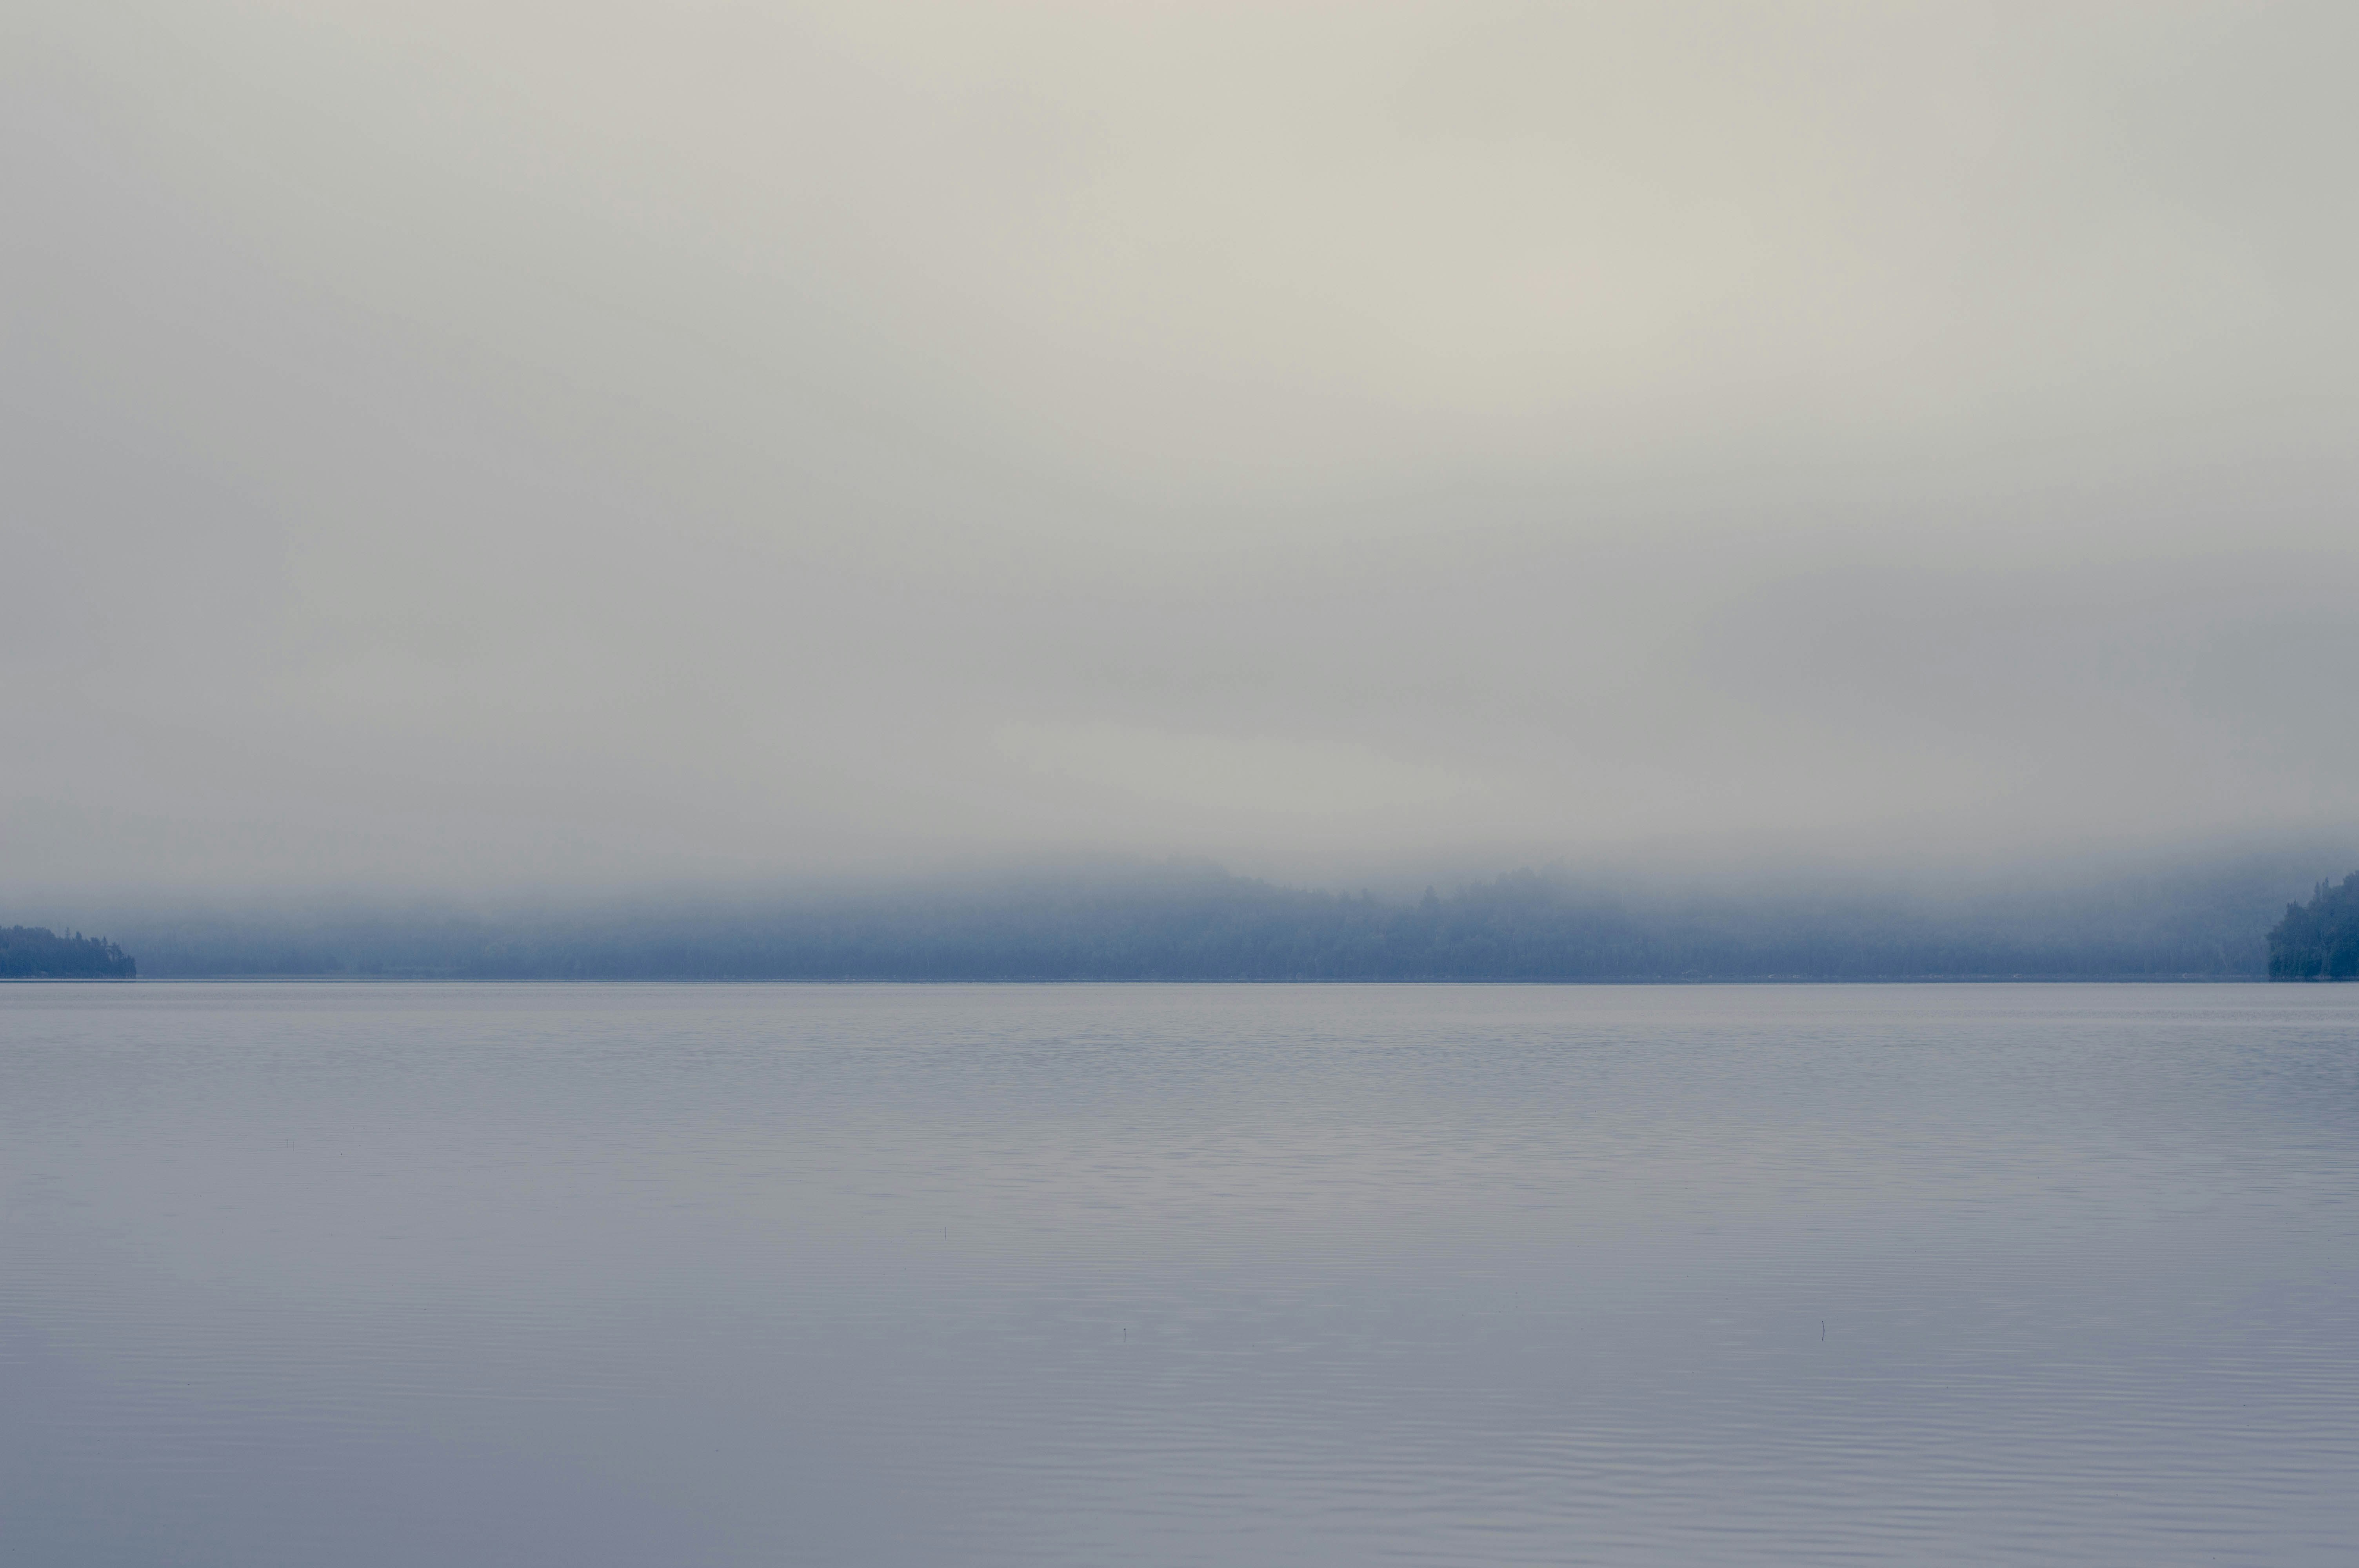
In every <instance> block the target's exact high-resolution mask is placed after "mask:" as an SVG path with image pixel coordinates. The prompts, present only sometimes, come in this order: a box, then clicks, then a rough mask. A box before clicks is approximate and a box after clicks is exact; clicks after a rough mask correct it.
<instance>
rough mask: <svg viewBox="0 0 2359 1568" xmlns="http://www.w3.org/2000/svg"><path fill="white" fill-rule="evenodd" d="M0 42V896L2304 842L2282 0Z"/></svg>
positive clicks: (789, 21)
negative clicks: (1165, 860) (1075, 858)
mask: <svg viewBox="0 0 2359 1568" xmlns="http://www.w3.org/2000/svg"><path fill="white" fill-rule="evenodd" d="M2354 52H2359V13H2354V11H2353V10H2352V9H2351V8H2350V7H2348V6H2340V5H2267V6H2253V5H2226V4H2221V5H2203V4H2162V5H2139V6H2135V7H2127V6H2093V7H2080V8H2071V9H2068V10H2060V11H2042V10H2038V9H2032V8H2025V9H1999V10H1993V9H1990V8H1984V7H1951V8H1905V9H1900V10H1893V9H1888V8H1880V7H1862V6H1850V5H1798V6H1785V7H1777V8H1773V9H1768V10H1764V9H1762V8H1759V7H1754V6H1745V5H1734V4H1700V5H1680V6H1648V7H1622V8H1610V7H1600V8H1589V9H1583V10H1576V11H1570V12H1563V13H1555V12H1550V11H1548V10H1546V9H1540V10H1535V9H1532V8H1529V7H1525V6H1521V5H1486V4H1476V5H1448V6H1440V5H1371V6H1354V7H1350V8H1335V7H1297V8H1288V7H1266V6H1256V7H1243V6H1219V5H1214V6H1200V5H1186V6H1182V5H1136V6H1121V7H1111V6H1109V7H1093V6H1018V5H955V6H953V5H915V6H897V7H891V8H887V9H882V10H880V9H878V8H875V7H866V6H852V5H782V6H765V7H759V8H756V7H750V6H737V5H723V4H712V5H686V6H669V7H661V8H658V7H647V6H639V5H611V4H593V5H568V6H563V7H557V6H549V5H539V4H533V3H526V0H490V3H483V0H471V3H470V4H467V5H456V4H445V3H440V0H428V3H424V4H416V3H412V4H404V5H388V4H361V3H352V4H339V5H325V6H321V5H301V6H297V5H280V4H260V5H249V4H239V5H229V4H223V3H216V0H176V3H175V4H172V5H158V4H147V3H142V0H131V3H128V4H124V5H106V6H88V5H65V4H60V3H54V0H30V3H29V4H26V5H18V6H16V7H13V8H12V10H11V19H10V20H9V21H8V22H7V23H5V49H0V128H4V129H5V151H0V180H5V192H6V195H7V199H8V203H9V209H10V211H11V220H10V228H11V240H10V243H9V245H8V246H7V247H6V248H5V251H0V269H5V276H0V284H5V287H0V312H5V317H4V318H0V330H5V352H0V472H5V475H6V481H5V494H0V546H5V558H6V561H7V563H8V564H7V568H6V570H5V572H0V659H4V660H5V667H6V671H7V678H6V679H5V682H0V733H5V736H6V738H7V739H6V741H5V747H6V752H5V762H6V766H5V770H0V885H5V886H7V887H10V888H14V889H19V890H24V889H57V890H84V891H89V890H106V889H114V890H123V891H125V892H128V891H130V890H143V889H144V890H149V891H156V890H163V891H165V892H169V891H172V890H179V891H180V892H189V893H201V892H215V891H220V890H244V891H247V892H273V891H278V892H292V891H299V890H310V891H314V892H319V891H327V890H337V889H353V888H364V889H374V890H379V891H384V890H395V891H406V892H409V893H419V892H429V891H434V892H451V893H454V894H460V895H464V896H477V895H487V894H490V893H494V892H501V891H503V890H507V891H513V890H516V889H522V888H539V889H548V890H556V891H559V892H564V891H566V890H571V892H572V893H573V894H575V895H578V896H588V894H589V893H590V892H592V890H613V889H616V888H626V887H627V888H647V887H658V886H680V885H694V886H700V887H707V888H711V887H732V888H745V887H758V886H765V885H770V884H771V883H774V882H776V881H778V880H780V879H809V878H815V877H832V878H846V877H849V878H854V879H858V878H876V877H893V876H924V875H929V874H932V873H934V872H936V871H940V870H941V869H942V868H944V867H947V866H953V865H960V864H967V863H973V862H978V861H988V862H994V863H1002V862H1006V861H1011V860H1014V861H1022V860H1027V859H1031V858H1035V857H1038V856H1042V855H1051V854H1054V855H1070V854H1074V853H1085V854H1087V853H1095V854H1113V855H1131V856H1144V857H1147V858H1150V859H1159V858H1161V857H1165V856H1169V855H1175V854H1176V855H1194V856H1210V857H1213V858H1216V859H1218V860H1220V861H1221V862H1222V863H1223V864H1224V865H1227V866H1229V867H1232V868H1234V869H1235V870H1236V871H1241V872H1245V873H1251V874H1258V875H1267V876H1272V877H1276V878H1277V879H1280V880H1281V881H1308V882H1315V883H1319V884H1320V885H1338V884H1340V885H1352V881H1353V879H1356V878H1362V877H1367V876H1371V875H1375V874H1379V873H1380V872H1382V871H1384V870H1385V869H1386V868H1396V867H1399V866H1402V865H1406V864H1409V863H1411V862H1416V863H1418V864H1427V865H1433V866H1447V867H1454V868H1461V869H1467V868H1480V869H1481V870H1482V873H1483V874H1485V875H1488V874H1491V873H1492V872H1495V871H1505V870H1508V869H1511V868H1513V867H1517V866H1521V865H1545V864H1549V863H1551V862H1554V861H1556V860H1559V859H1560V858H1561V857H1571V859H1572V860H1574V861H1575V862H1578V863H1580V864H1583V865H1586V864H1590V863H1593V862H1611V863H1614V864H1625V863H1626V864H1643V863H1648V862H1660V863H1663V864H1671V863H1674V862H1676V863H1680V864H1684V865H1689V866H1697V867H1701V866H1711V865H1723V866H1726V865H1734V864H1737V863H1740V862H1741V863H1755V862H1757V863H1760V864H1763V865H1777V866H1796V865H1804V866H1808V865H1839V866H1843V867H1846V868H1851V869H1854V870H1863V869H1867V868H1874V867H1893V866H1908V865H1927V864H1939V865H1941V866H1947V867H1958V866H1968V865H1972V864H1973V863H1974V862H1976V861H1978V860H1987V859H1989V858H1991V857H1994V856H1996V857H2000V858H2003V859H2006V860H2020V859H2024V858H2027V857H2038V856H2041V855H2047V854H2083V853H2088V852H2092V851H2093V850H2110V851H2118V852H2120V853H2122V854H2125V855H2132V854H2149V853H2165V852H2169V850H2170V848H2171V847H2172V846H2181V845H2187V844H2210V843H2214V842H2220V841H2227V840H2234V841H2244V840H2245V839H2250V838H2256V837H2258V838H2267V839H2270V840H2271V841H2273V842H2283V841H2292V840H2298V839H2312V838H2328V839H2339V838H2341V837H2343V836H2346V835H2348V834H2349V832H2350V831H2351V829H2352V827H2353V825H2354V824H2359V726H2354V725H2353V724H2351V723H2350V722H2349V721H2348V719H2347V716H2346V715H2345V713H2344V712H2343V708H2344V707H2345V702H2344V697H2345V692H2346V688H2347V687H2348V675H2349V672H2350V671H2351V670H2353V669H2359V616H2354V615H2353V614H2352V612H2351V607H2352V605H2353V604H2354V602H2359V528H2354V516H2359V505H2354V503H2359V466H2354V465H2359V447H2354V443H2353V442H2352V441H2351V439H2350V432H2351V431H2352V429H2353V428H2354V427H2359V418H2354V416H2359V395H2354V377H2353V373H2352V369H2351V367H2352V366H2353V365H2354V363H2359V354H2354V350H2359V313H2354V289H2353V287H2352V282H2351V280H2352V278H2353V277H2354V276H2359V196H2354V185H2353V182H2352V181H2351V180H2350V179H2349V178H2348V171H2347V169H2346V168H2344V165H2345V163H2346V162H2347V149H2348V148H2349V147H2350V146H2353V145H2354V144H2359V102H2354V99H2353V97H2352V95H2351V94H2350V93H2349V92H2348V91H2347V86H2346V84H2345V82H2344V81H2343V71H2344V69H2345V65H2346V62H2347V61H2348V60H2350V59H2352V58H2354ZM2340 869H2343V868H2333V867H2329V868H2322V869H2321V871H2319V872H2318V873H2317V874H2321V875H2322V874H2328V872H2329V871H2338V870H2340ZM1470 874H1471V872H1470ZM600 896H602V897H603V896H604V895H603V893H601V894H600ZM29 913H32V912H28V914H29Z"/></svg>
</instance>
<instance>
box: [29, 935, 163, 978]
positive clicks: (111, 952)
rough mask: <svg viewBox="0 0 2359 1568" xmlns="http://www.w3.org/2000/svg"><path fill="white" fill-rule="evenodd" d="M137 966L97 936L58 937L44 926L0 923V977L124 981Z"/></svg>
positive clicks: (109, 943)
mask: <svg viewBox="0 0 2359 1568" xmlns="http://www.w3.org/2000/svg"><path fill="white" fill-rule="evenodd" d="M138 972H139V967H138V966H137V965H136V964H135V963H133V962H132V961H131V955H130V954H128V953H126V952H125V951H124V950H123V949H122V948H120V947H118V946H115V945H114V943H112V942H109V941H107V940H106V939H105V938H103V937H100V936H84V935H82V933H81V932H79V931H77V932H74V933H72V934H71V935H65V936H60V935H58V934H57V933H56V932H54V931H51V930H49V928H48V927H46V926H39V925H7V926H0V979H6V980H127V979H133V978H134V977H136V975H137V974H138Z"/></svg>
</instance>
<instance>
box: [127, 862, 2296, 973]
mask: <svg viewBox="0 0 2359 1568" xmlns="http://www.w3.org/2000/svg"><path fill="white" fill-rule="evenodd" d="M2310 875H2312V876H2314V875H2315V873H2314V872H2311V873H2310ZM2306 881H2307V878H2306V877H2305V876H2303V875H2302V874H2301V873H2299V872H2297V873H2295V874H2294V875H2293V876H2292V877H2291V878H2288V877H2287V876H2286V875H2285V874H2284V873H2283V871H2282V870H2281V869H2277V870H2272V871H2267V872H2260V871H2236V872H2234V873H2233V874H2231V873H2220V874H2213V873H2205V874H2203V875H2200V876H2181V877H2179V878H2177V879H2175V880H2174V879H2171V878H2155V879H2148V880H2146V881H2136V882H2116V883H2113V884H2109V885H2106V886H2104V887H2099V888H2094V889H2083V890H2081V891H2079V892H2072V893H2070V894H2062V893H2055V892H2048V893H2029V892H2015V893H2010V894H2008V895H2006V896H2005V897H1994V898H1986V899H1984V900H1982V901H1980V902H1967V901H1962V900H1951V901H1950V902H1947V903H1934V902H1927V901H1921V900H1920V901H1915V902H1911V901H1908V900H1904V899H1900V898H1897V897H1891V898H1883V899H1876V898H1869V897H1864V896H1855V897H1848V898H1845V897H1837V896H1832V895H1830V896H1814V897H1799V896H1795V897H1773V896H1768V895H1762V894H1753V895H1740V894H1738V893H1734V892H1731V893H1726V894H1719V895H1712V894H1698V895H1695V896H1690V897H1684V898H1677V899H1674V898H1668V897H1654V898H1647V897H1640V896H1636V895H1630V896H1624V895H1621V894H1616V893H1614V892H1609V891H1601V890H1600V889H1598V888H1596V887H1594V886H1586V885H1582V884H1580V883H1578V882H1575V881H1570V880H1567V879H1564V878H1560V877H1556V876H1552V875H1545V874H1535V873H1531V872H1518V873H1515V874H1513V875H1509V876H1505V877H1500V878H1497V879H1495V880H1492V881H1481V882H1475V883H1472V884H1469V885H1466V886H1463V887H1460V888H1458V889H1455V890H1453V891H1451V892H1446V893H1443V892H1428V893H1426V894H1425V895H1424V896H1423V897H1421V898H1410V899H1386V898H1381V897H1376V896H1373V895H1370V894H1367V893H1335V892H1315V891H1310V890H1305V889H1299V888H1286V887H1279V886H1275V885H1272V884H1270V883H1267V882H1263V881H1254V880H1251V879H1247V878H1241V877H1233V876H1229V875H1227V874H1225V873H1223V872H1221V871H1218V870H1217V869H1215V868H1200V869H1185V868H1182V869H1164V868H1156V869H1150V870H1148V871H1143V872H1136V873H1125V874H1122V875H1114V876H1103V877H1098V878H1095V879H1089V878H1078V879H1076V878H1068V879H1062V880H1059V879H1051V878H1037V879H1033V880H1031V881H1023V880H1009V881H999V882H994V883H991V884H989V885H984V884H981V883H972V884H967V885H964V886H959V887H953V886H935V887H930V888H924V889H903V890H901V891H899V892H891V893H886V892H866V893H849V892H847V893H843V894H839V895H834V896H829V897H817V896H812V897H806V898H802V899H798V900H789V899H784V898H782V899H779V900H777V901H776V902H772V903H757V902H753V901H748V900H745V899H738V900H735V901H731V902H722V901H717V900H716V901H709V902H699V901H689V900H677V901H674V902H672V903H667V904H661V905H657V904H640V905H636V906H632V907H620V906H614V905H609V906H607V907H605V908H603V909H592V910H583V909H576V910H565V911H553V912H552V911H543V912H539V913H534V914H520V913H510V914H478V913H462V912H456V911H444V912H440V913H433V912H424V911H419V910H416V909H412V910H410V911H408V912H403V913H396V912H390V911H386V910H376V911H367V910H356V909H353V908H351V907H349V906H348V907H345V908H343V909H341V910H337V909H312V910H307V911H304V912H301V913H300V914H277V915H267V914H250V913H249V914H206V915H196V914H183V915H180V916H178V917H173V918H160V917H152V916H151V917H147V918H144V919H141V920H138V921H136V922H132V921H127V920H126V921H124V922H117V923H116V928H117V930H118V932H119V933H121V934H122V935H125V938H126V940H132V941H133V942H134V943H135V945H136V946H137V948H138V950H139V953H140V957H141V960H142V966H143V970H144V972H145V973H146V974H147V975H148V976H149V977H150V978H159V977H167V976H174V975H189V976H197V975H205V976H235V975H254V976H261V975H290V976H297V975H300V976H319V977H334V976H342V977H353V978H362V977H372V976H375V977H386V978H397V977H414V978H420V979H631V980H636V979H779V980H788V979H871V980H1295V979H1308V980H1542V981H1546V980H1563V981H1574V980H1702V979H1714V980H1726V979H1813V980H1868V979H2008V978H2015V979H2178V978H2200V979H2260V978H2261V977H2262V976H2264V975H2265V974H2266V973H2267V963H2268V954H2267V946H2266V942H2265V937H2266V935H2267V931H2268V928H2269V924H2270V922H2271V921H2272V920H2273V919H2275V918H2276V916H2277V914H2278V912H2279V911H2280V910H2282V909H2283V908H2284V903H2285V900H2286V898H2287V896H2288V892H2290V891H2291V890H2292V889H2298V888H2299V887H2301V886H2303V885H2305V882H2306ZM2288 883H2290V886H2288Z"/></svg>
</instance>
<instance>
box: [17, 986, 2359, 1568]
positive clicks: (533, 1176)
mask: <svg viewBox="0 0 2359 1568" xmlns="http://www.w3.org/2000/svg"><path fill="white" fill-rule="evenodd" d="M2354 1554H2359V986H2349V987H2302V986H2279V987H2275V988H2271V987H2264V986H2234V985H2217V986H2168V985H2151V986H2021V987H2017V986H1854V987H1833V986H1830V987H1816V986H1793V987H1738V986H1728V987H1626V988H1625V987H1567V988H1551V987H1504V986H1503V987H1446V986H1398V987H1381V986H1368V987H1360V986H1299V987H1296V986H1237V987H1228V986H1194V987H1189V986H1172V987H1162V986H991V987H951V986H911V987H886V986H878V987H870V986H850V985H846V986H744V987H735V986H589V985H581V986H563V985H553V986H534V985H472V986H460V985H452V986H441V985H422V984H408V985H382V986H379V985H228V984H220V985H170V984H153V983H142V984H137V985H129V986H70V985H27V986H16V987H5V988H0V1557H5V1560H6V1561H7V1562H9V1563H12V1564H17V1563H21V1564H25V1565H27V1568H34V1565H48V1564H72V1565H77V1568H79V1565H97V1564H141V1565H146V1564H156V1565H163V1564H171V1565H174V1568H189V1565H194V1564H224V1565H227V1564H236V1565H239V1568H252V1565H257V1564H267V1565H277V1564H288V1565H293V1564H304V1565H307V1568H308V1565H315V1564H325V1563H333V1564H338V1565H344V1568H350V1565H374V1564H385V1565H394V1564H400V1565H404V1568H408V1565H416V1564H427V1563H431V1564H436V1565H438V1568H451V1565H462V1564H500V1565H504V1568H508V1565H516V1564H542V1563H546V1564H551V1565H558V1564H562V1565H564V1568H588V1565H596V1564H630V1565H633V1568H641V1565H647V1564H658V1563H660V1564H668V1565H669V1564H679V1565H693V1564H729V1565H735V1564H757V1563H758V1564H779V1563H824V1564H839V1563H840V1564H867V1563H877V1564H900V1563H911V1564H937V1563H939V1564H1008V1565H1016V1564H1022V1565H1026V1568H1041V1565H1064V1564H1071V1565H1077V1568H1078V1565H1083V1564H1088V1565H1093V1568H1096V1565H1105V1564H1124V1563H1154V1564H1164V1563H1175V1564H1176V1563H1204V1564H1361V1563H1386V1562H1397V1563H1451V1564H1506V1563H1568V1562H1579V1563H1644V1564H1658V1563H1659V1564H1680V1565H1697V1564H1716V1563H1797V1564H1800V1563H1810V1564H1822V1563H1833V1562H1837V1561H1842V1560H1846V1559H1849V1560H1854V1561H1866V1562H1891V1563H1901V1562H1907V1563H2017V1562H2020V1563H2034V1562H2036V1563H2060V1562H2072V1563H2122V1564H2132V1563H2135V1564H2140V1565H2148V1568H2150V1565H2154V1564H2169V1563H2188V1564H2194V1563H2202V1564H2223V1563H2256V1564H2260V1563H2266V1564H2277V1565H2282V1564H2296V1563H2336V1564H2344V1563H2350V1562H2351V1561H2353V1560H2354Z"/></svg>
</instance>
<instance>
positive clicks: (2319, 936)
mask: <svg viewBox="0 0 2359 1568" xmlns="http://www.w3.org/2000/svg"><path fill="white" fill-rule="evenodd" d="M2269 979H2273V980H2353V979H2359V871H2354V872H2352V873H2351V874H2350V875H2349V876H2347V877H2344V878H2343V885H2342V886H2341V887H2336V886H2335V885H2333V884H2332V882H2321V883H2319V884H2318V892H2316V893H2315V894H2314V895H2313V896H2312V897H2311V899H2310V903H2307V904H2299V903H2289V904H2287V905H2286V912H2285V918H2284V919H2283V920H2280V921H2278V922H2277V929H2275V930H2274V931H2271V932H2270V933H2269Z"/></svg>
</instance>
